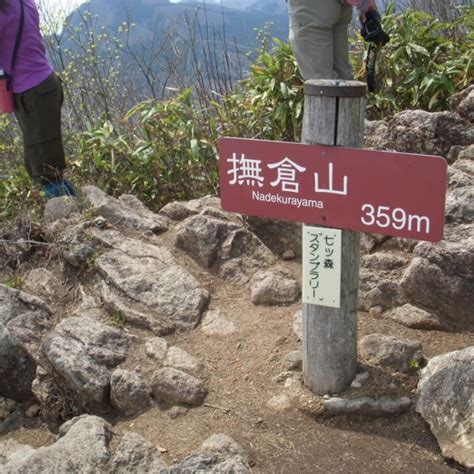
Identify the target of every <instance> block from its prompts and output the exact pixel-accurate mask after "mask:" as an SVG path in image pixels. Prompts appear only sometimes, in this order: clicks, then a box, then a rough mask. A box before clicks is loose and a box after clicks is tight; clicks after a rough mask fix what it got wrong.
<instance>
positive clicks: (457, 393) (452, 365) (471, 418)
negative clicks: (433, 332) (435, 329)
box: [416, 347, 474, 469]
mask: <svg viewBox="0 0 474 474" xmlns="http://www.w3.org/2000/svg"><path fill="white" fill-rule="evenodd" d="M417 397H418V400H417V403H416V411H417V412H418V413H420V415H421V416H422V417H423V418H424V419H425V421H426V422H427V423H428V424H429V425H430V427H431V431H432V432H433V434H434V435H435V437H436V439H437V440H438V443H439V445H440V448H441V451H442V453H443V455H444V456H445V457H447V458H451V459H454V460H455V461H457V462H458V463H460V464H462V465H463V466H465V467H467V468H468V469H474V436H473V433H474V347H468V348H466V349H463V350H460V351H456V352H450V353H448V354H443V355H439V356H437V357H433V359H431V360H430V361H429V363H428V365H427V366H426V367H425V368H424V369H423V370H422V372H421V379H420V382H419V383H418V390H417Z"/></svg>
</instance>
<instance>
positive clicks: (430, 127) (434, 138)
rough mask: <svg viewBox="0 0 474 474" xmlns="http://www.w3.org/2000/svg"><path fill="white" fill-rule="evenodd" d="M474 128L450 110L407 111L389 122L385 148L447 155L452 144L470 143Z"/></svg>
mask: <svg viewBox="0 0 474 474" xmlns="http://www.w3.org/2000/svg"><path fill="white" fill-rule="evenodd" d="M473 139H474V131H473V130H472V127H471V125H470V123H469V122H468V121H466V120H465V119H463V118H461V117H460V116H459V115H457V114H453V113H451V112H434V113H431V112H426V111H424V110H405V111H403V112H400V113H398V114H396V115H395V116H394V117H393V119H392V120H390V122H388V127H387V135H386V145H385V146H386V148H387V149H392V150H396V151H401V152H408V153H420V154H428V155H439V156H447V155H448V153H449V150H450V149H451V147H453V146H456V145H460V146H465V145H470V144H471V143H472V141H473Z"/></svg>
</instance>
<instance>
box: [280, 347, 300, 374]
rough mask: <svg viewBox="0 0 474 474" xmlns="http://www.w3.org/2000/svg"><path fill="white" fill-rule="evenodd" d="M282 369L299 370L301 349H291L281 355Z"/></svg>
mask: <svg viewBox="0 0 474 474" xmlns="http://www.w3.org/2000/svg"><path fill="white" fill-rule="evenodd" d="M282 365H283V369H284V370H287V371H288V370H301V369H302V367H303V353H302V352H301V351H291V352H288V353H287V354H285V356H284V357H283V362H282Z"/></svg>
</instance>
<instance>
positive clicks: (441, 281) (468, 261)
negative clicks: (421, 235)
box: [400, 232, 474, 331]
mask: <svg viewBox="0 0 474 474" xmlns="http://www.w3.org/2000/svg"><path fill="white" fill-rule="evenodd" d="M458 233H459V232H458ZM414 255H415V258H414V259H413V260H412V262H411V263H410V265H409V267H408V268H407V269H406V270H405V273H404V275H403V278H402V280H401V282H400V285H401V287H402V288H403V289H404V292H405V294H406V295H407V299H408V302H409V303H412V304H413V305H415V306H420V307H422V308H425V309H427V310H428V311H432V312H434V313H435V314H436V315H437V316H439V318H440V322H441V324H442V325H443V327H445V328H462V329H463V330H464V331H466V330H468V331H469V330H471V329H472V328H474V312H473V311H472V308H473V307H474V292H473V291H472V288H473V287H474V239H473V238H472V234H471V236H469V237H466V238H462V239H460V240H459V241H458V242H448V241H442V242H439V243H436V244H432V243H428V242H422V243H420V244H418V245H417V246H416V248H415V252H414Z"/></svg>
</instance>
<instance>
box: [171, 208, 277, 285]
mask: <svg viewBox="0 0 474 474" xmlns="http://www.w3.org/2000/svg"><path fill="white" fill-rule="evenodd" d="M175 246H176V247H177V248H180V249H181V250H184V251H185V252H186V253H187V254H188V255H189V256H190V257H191V258H192V259H193V260H195V261H196V262H197V263H198V264H199V265H201V266H203V267H205V268H210V267H213V268H215V269H216V270H217V271H218V272H219V274H220V276H221V277H222V278H224V279H225V280H227V281H229V282H231V283H234V284H237V285H243V284H245V283H247V282H248V280H249V277H250V276H251V275H253V274H254V273H255V272H256V271H257V270H258V269H260V268H262V267H266V266H268V265H271V264H273V263H274V262H275V256H274V255H273V253H272V252H271V251H270V250H269V249H268V248H267V247H266V246H265V244H264V243H263V242H262V241H261V240H260V239H259V238H258V237H257V236H256V235H255V234H254V233H252V232H250V231H249V229H248V228H246V226H245V225H244V224H243V222H242V220H241V219H239V218H238V217H235V216H232V215H231V214H228V213H225V212H223V211H221V210H219V209H216V208H213V207H206V208H204V209H203V210H202V211H201V213H200V214H199V215H195V216H192V217H189V218H188V219H186V220H184V221H183V222H182V223H181V224H180V225H179V226H178V232H177V234H176V240H175Z"/></svg>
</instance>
